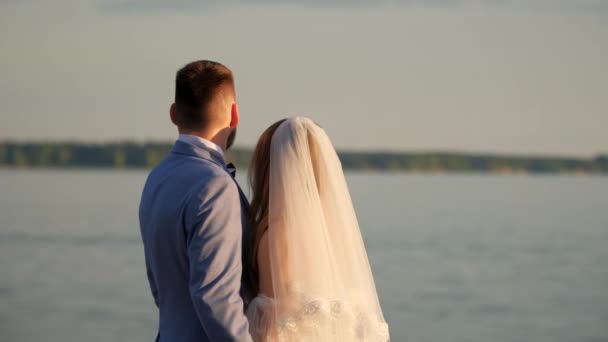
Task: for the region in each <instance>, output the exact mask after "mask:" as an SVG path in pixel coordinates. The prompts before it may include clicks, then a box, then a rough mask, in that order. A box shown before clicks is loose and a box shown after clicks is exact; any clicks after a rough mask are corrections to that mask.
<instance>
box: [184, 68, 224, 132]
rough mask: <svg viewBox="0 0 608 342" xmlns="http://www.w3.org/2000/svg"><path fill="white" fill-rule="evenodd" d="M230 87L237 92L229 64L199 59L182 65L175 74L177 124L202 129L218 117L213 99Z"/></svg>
mask: <svg viewBox="0 0 608 342" xmlns="http://www.w3.org/2000/svg"><path fill="white" fill-rule="evenodd" d="M224 91H229V92H231V93H232V94H233V95H234V77H233V76H232V71H230V69H228V68H227V67H226V66H224V65H222V64H220V63H217V62H213V61H206V60H201V61H196V62H192V63H189V64H187V65H186V66H184V67H183V68H181V69H179V71H178V72H177V75H176V76H175V111H176V119H177V125H178V126H179V127H184V128H188V129H202V128H205V127H207V126H208V125H209V124H210V123H211V122H213V120H214V119H215V114H216V113H214V111H215V110H214V106H212V104H213V101H214V100H215V99H216V98H217V96H218V95H219V94H221V93H222V92H224Z"/></svg>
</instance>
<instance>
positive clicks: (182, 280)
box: [139, 61, 251, 342]
mask: <svg viewBox="0 0 608 342" xmlns="http://www.w3.org/2000/svg"><path fill="white" fill-rule="evenodd" d="M170 113H171V121H173V123H174V124H175V125H176V126H177V127H178V131H179V138H178V140H177V142H176V143H175V146H174V147H173V150H172V151H171V153H170V154H169V156H168V157H167V158H166V159H165V160H163V161H162V162H161V163H160V164H159V165H158V166H156V168H154V170H152V172H151V173H150V175H149V176H148V179H147V181H146V185H145V187H144V191H143V194H142V198H141V204H140V208H139V222H140V228H141V236H142V239H143V243H144V251H145V258H146V269H147V272H148V281H149V283H150V288H151V290H152V295H153V296H154V301H155V303H156V305H157V306H158V309H159V328H158V336H157V338H156V341H170V342H181V341H184V342H195V341H196V342H202V341H251V337H250V335H249V332H248V329H249V326H248V323H247V319H246V317H245V315H244V313H243V310H244V308H243V300H242V299H241V296H240V294H239V292H240V289H241V269H242V265H241V255H242V253H243V251H242V245H243V243H242V239H243V237H244V236H245V235H246V234H247V227H246V223H247V208H248V203H247V198H246V197H245V196H244V194H243V193H242V191H241V190H240V188H239V186H238V185H237V183H236V181H235V180H234V178H233V177H234V169H232V168H231V167H230V166H227V165H226V163H225V160H224V151H225V150H227V149H228V148H230V146H231V145H232V143H233V142H234V138H235V136H236V128H237V125H238V124H239V112H238V108H237V104H236V97H235V87H234V78H233V76H232V72H231V71H230V70H229V69H228V68H226V67H225V66H223V65H221V64H219V63H215V62H211V61H197V62H193V63H190V64H188V65H186V66H185V67H183V68H182V69H181V70H179V71H178V72H177V77H176V80H175V103H174V104H173V105H172V106H171V111H170Z"/></svg>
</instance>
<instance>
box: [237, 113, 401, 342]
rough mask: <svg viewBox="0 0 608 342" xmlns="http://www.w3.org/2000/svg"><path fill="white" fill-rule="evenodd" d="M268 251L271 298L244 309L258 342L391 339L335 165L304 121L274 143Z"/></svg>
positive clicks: (287, 126)
mask: <svg viewBox="0 0 608 342" xmlns="http://www.w3.org/2000/svg"><path fill="white" fill-rule="evenodd" d="M269 180H270V183H269V191H270V193H269V217H268V219H269V220H268V222H269V226H268V231H267V234H268V252H269V260H270V269H271V272H270V273H271V275H270V276H271V278H272V285H273V291H274V295H273V298H270V297H267V296H264V295H258V296H257V297H256V298H255V299H254V300H253V301H252V302H251V303H250V304H249V306H248V308H247V317H248V319H249V325H250V332H251V334H252V336H253V339H254V341H256V342H258V341H259V342H262V341H263V342H275V341H281V342H282V341H289V342H292V341H293V342H295V341H298V342H300V341H311V342H313V341H314V342H325V341H327V342H330V341H331V342H335V341H382V342H386V341H388V340H389V332H388V325H387V324H386V322H385V320H384V317H383V314H382V310H381V308H380V304H379V301H378V295H377V293H376V288H375V285H374V279H373V276H372V273H371V268H370V266H369V261H368V258H367V253H366V251H365V246H364V244H363V239H362V238H361V233H360V231H359V225H358V223H357V218H356V215H355V212H354V209H353V205H352V202H351V198H350V194H349V192H348V188H347V184H346V180H345V178H344V174H343V171H342V167H341V164H340V160H339V159H338V156H337V154H336V151H335V149H334V148H333V146H332V144H331V142H330V140H329V138H328V137H327V135H326V134H325V131H324V130H323V129H321V128H320V127H319V126H317V125H316V124H315V123H314V122H313V121H311V120H310V119H307V118H301V117H297V118H292V119H288V120H286V121H285V122H283V123H282V124H281V125H280V126H279V128H278V129H277V130H276V132H275V134H274V135H273V137H272V143H271V152H270V175H269Z"/></svg>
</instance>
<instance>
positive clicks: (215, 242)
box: [187, 174, 251, 341]
mask: <svg viewBox="0 0 608 342" xmlns="http://www.w3.org/2000/svg"><path fill="white" fill-rule="evenodd" d="M191 203H192V204H193V205H194V207H191V208H189V209H190V210H189V211H190V212H191V213H192V214H191V215H188V216H189V217H191V220H190V223H189V224H188V223H187V225H189V227H187V228H188V231H189V234H188V258H189V260H190V284H189V285H190V296H191V298H192V302H193V303H194V307H195V309H196V313H197V315H198V317H199V320H200V322H201V324H202V325H203V328H204V329H205V332H206V333H207V335H208V337H209V339H210V340H211V341H251V336H250V335H249V325H248V323H247V319H246V317H245V314H244V306H243V300H242V298H241V296H240V294H239V291H240V288H241V273H242V264H241V253H242V249H241V247H242V233H243V231H242V230H243V227H242V221H241V204H240V198H239V192H238V188H237V186H236V184H235V183H234V181H233V180H232V178H231V177H230V176H229V175H228V174H226V177H223V176H220V177H215V178H214V179H212V180H211V181H210V182H207V183H206V184H205V185H204V186H203V187H202V189H201V190H200V191H199V192H198V193H197V195H196V198H195V200H193V201H191Z"/></svg>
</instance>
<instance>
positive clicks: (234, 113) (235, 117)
mask: <svg viewBox="0 0 608 342" xmlns="http://www.w3.org/2000/svg"><path fill="white" fill-rule="evenodd" d="M230 115H231V118H230V128H235V127H236V126H238V125H239V122H240V121H241V118H240V116H239V105H238V104H236V102H235V103H233V104H232V108H231V109H230Z"/></svg>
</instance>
